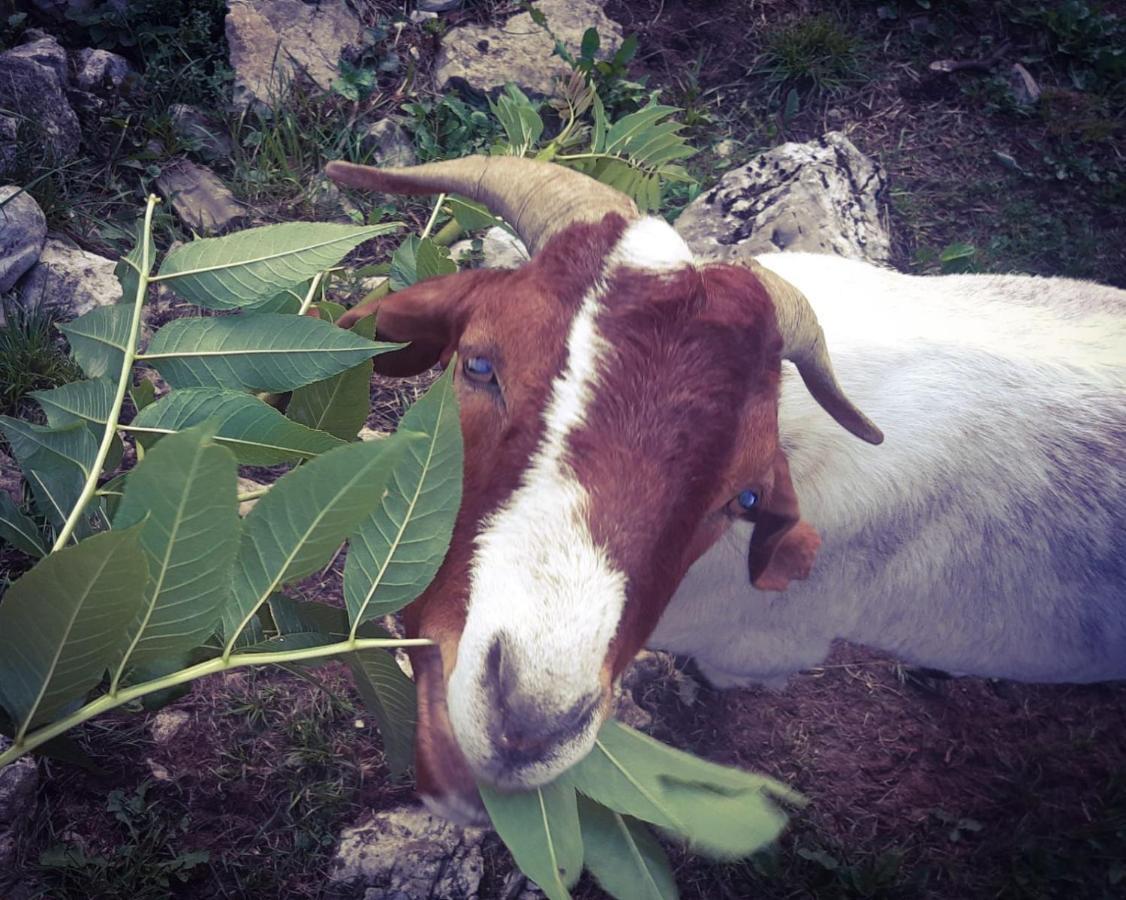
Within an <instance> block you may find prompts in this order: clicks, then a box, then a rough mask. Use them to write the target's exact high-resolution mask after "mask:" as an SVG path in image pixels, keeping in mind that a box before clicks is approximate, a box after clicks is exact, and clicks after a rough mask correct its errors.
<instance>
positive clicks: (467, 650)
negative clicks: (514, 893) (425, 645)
mask: <svg viewBox="0 0 1126 900" xmlns="http://www.w3.org/2000/svg"><path fill="white" fill-rule="evenodd" d="M604 289H605V287H604V285H603V284H602V283H600V284H598V285H597V286H596V287H595V288H594V289H593V290H592V291H591V293H590V294H589V295H588V296H587V297H586V298H585V300H584V301H583V304H582V307H581V309H580V310H579V312H578V314H577V315H576V316H575V319H574V321H573V322H572V324H571V329H570V334H569V336H568V340H567V368H566V370H565V371H564V372H563V373H562V374H561V375H560V376H559V377H558V378H556V379H555V382H554V384H553V386H552V397H551V401H550V404H549V406H548V409H547V411H546V413H545V416H544V424H545V433H544V438H543V442H542V444H541V446H540V448H539V449H538V451H537V453H536V455H535V456H534V457H533V459H532V460H531V462H530V464H529V467H528V470H527V472H526V473H525V475H524V478H523V481H522V484H521V486H520V487H519V488H518V489H517V490H516V492H515V493H514V494H513V495H512V497H511V498H510V499H509V501H508V502H507V503H506V504H505V505H504V506H503V507H502V508H501V509H500V510H499V511H498V512H497V513H495V514H494V515H493V516H491V517H490V518H489V519H487V520H486V521H485V522H484V523H483V524H482V527H481V531H480V532H479V534H478V536H477V542H476V544H477V552H476V554H475V556H474V559H473V563H472V567H471V574H470V594H469V608H468V615H467V618H466V623H465V630H464V631H463V632H462V636H461V641H460V643H459V645H458V661H457V665H456V666H455V667H454V670H453V673H452V674H451V676H450V683H449V709H450V720H451V722H452V724H453V729H454V734H455V736H456V737H457V741H458V744H459V745H460V746H461V749H462V751H463V752H464V753H465V755H466V758H467V760H468V761H469V764H470V766H471V767H472V768H474V769H475V770H476V771H478V772H479V773H481V772H489V771H490V769H491V767H492V766H491V763H492V752H493V739H492V738H491V737H490V734H489V725H490V722H492V721H495V717H496V715H497V713H498V711H497V709H496V708H495V703H496V700H495V698H493V697H491V696H489V695H488V693H487V692H486V691H484V690H483V689H482V673H483V671H484V667H485V664H486V659H487V655H488V652H489V648H490V646H491V645H492V643H493V641H494V640H495V639H496V638H497V636H498V635H501V634H503V635H504V636H505V659H506V664H508V665H513V666H515V667H516V668H517V670H518V671H519V673H520V675H519V682H520V684H521V686H522V688H523V689H526V690H527V691H528V692H534V694H532V695H531V696H532V699H534V701H535V703H536V706H537V707H538V709H539V710H541V711H542V713H543V714H544V715H546V716H550V715H552V714H556V715H558V714H562V713H564V712H566V711H567V710H568V709H570V708H571V707H572V706H574V705H575V703H576V702H578V701H579V700H581V699H582V698H584V697H587V696H590V695H591V694H592V693H597V692H598V691H599V686H600V680H599V679H600V675H601V671H602V664H603V661H604V659H605V658H606V654H607V652H608V649H609V645H610V640H611V639H612V638H613V636H614V633H615V631H616V630H617V627H618V621H619V620H620V618H621V615H622V609H623V608H624V604H625V587H626V579H625V576H624V575H623V574H622V573H621V572H620V571H618V570H617V569H615V568H614V566H613V565H612V564H611V563H610V561H609V559H608V558H607V556H606V553H605V552H604V551H603V549H602V548H601V547H598V546H597V545H595V543H594V540H593V538H592V537H591V534H590V530H589V528H588V527H587V524H586V504H587V497H586V492H585V491H584V490H583V488H582V486H581V485H580V484H579V483H578V481H577V480H576V479H575V475H574V472H573V471H571V469H570V467H569V466H568V465H567V464H566V462H565V461H564V460H563V459H562V456H563V451H564V447H565V443H566V440H567V436H568V435H569V434H570V432H571V431H572V430H573V429H574V428H575V427H576V426H578V425H580V424H581V423H582V422H583V417H584V412H585V410H586V407H587V405H588V403H589V402H590V398H591V392H592V390H593V388H594V386H595V385H596V384H597V380H598V362H599V359H600V358H601V357H602V355H603V354H604V353H605V352H606V345H605V342H604V341H603V340H602V338H601V336H600V335H599V334H598V331H597V329H596V327H595V322H594V320H595V317H596V315H597V313H598V310H599V300H600V297H601V295H602V292H603V291H604ZM595 727H596V723H594V722H592V723H591V727H590V728H589V729H587V731H586V732H584V733H583V734H581V735H579V736H577V737H576V738H575V739H574V740H573V741H572V742H571V743H570V744H568V745H567V746H565V747H562V748H559V752H558V754H557V756H558V761H557V762H554V761H553V762H544V763H543V764H540V765H537V766H534V767H531V768H529V769H527V770H524V771H521V772H520V773H519V782H518V783H520V784H524V785H529V786H530V785H533V784H542V783H545V782H547V781H550V780H551V779H552V778H553V777H554V776H555V775H557V774H558V773H559V772H560V771H562V770H563V769H565V768H566V767H567V766H569V765H570V764H572V763H574V762H575V761H577V760H578V759H580V758H581V757H582V756H583V755H585V754H586V753H587V752H588V751H589V750H590V747H591V746H592V745H593V740H594V729H595ZM492 774H493V775H494V778H496V773H492Z"/></svg>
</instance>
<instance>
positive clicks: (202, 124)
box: [168, 103, 234, 162]
mask: <svg viewBox="0 0 1126 900" xmlns="http://www.w3.org/2000/svg"><path fill="white" fill-rule="evenodd" d="M168 118H169V120H170V121H171V123H172V131H173V132H174V133H175V135H176V137H178V138H179V139H180V140H181V141H182V142H183V143H184V145H185V146H187V147H188V149H190V150H191V151H192V152H194V153H198V154H199V156H200V157H201V158H202V159H204V160H205V161H206V162H215V161H216V160H229V159H230V158H231V155H232V154H233V153H234V146H233V145H232V144H231V138H230V135H229V134H227V131H226V129H225V128H224V127H223V126H222V125H220V124H219V123H217V122H216V121H215V120H213V119H212V118H211V117H210V116H208V115H207V113H205V112H204V111H203V110H201V109H197V108H196V107H194V106H189V105H188V104H187V103H173V104H172V105H171V106H170V107H168Z"/></svg>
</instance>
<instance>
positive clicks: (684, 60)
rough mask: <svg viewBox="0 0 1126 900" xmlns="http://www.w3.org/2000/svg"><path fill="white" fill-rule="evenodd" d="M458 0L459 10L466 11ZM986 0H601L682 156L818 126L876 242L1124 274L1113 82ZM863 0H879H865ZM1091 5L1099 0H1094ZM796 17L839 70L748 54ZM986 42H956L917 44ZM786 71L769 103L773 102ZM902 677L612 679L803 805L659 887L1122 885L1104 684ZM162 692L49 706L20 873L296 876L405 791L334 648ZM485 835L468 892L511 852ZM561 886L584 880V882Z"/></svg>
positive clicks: (861, 669)
mask: <svg viewBox="0 0 1126 900" xmlns="http://www.w3.org/2000/svg"><path fill="white" fill-rule="evenodd" d="M504 5H505V4H502V3H497V4H492V6H504ZM1036 5H1037V4H1029V6H1030V7H1031V6H1036ZM487 6H489V4H478V5H477V7H475V8H474V10H473V11H471V12H467V13H466V14H465V15H466V16H469V15H474V16H477V17H478V18H488V12H487V11H482V10H485V7H487ZM1004 6H1005V4H1002V3H985V2H966V0H951V2H950V3H949V4H947V3H940V2H931V3H925V2H918V0H903V2H899V3H894V2H892V3H877V2H875V0H871V2H855V3H844V2H821V3H818V2H808V0H788V2H787V0H610V2H609V3H608V12H609V14H610V15H611V16H612V17H613V18H615V19H616V20H618V21H619V22H621V23H622V25H623V29H624V31H625V32H626V33H627V34H629V33H635V34H637V35H638V37H639V39H640V47H641V50H640V52H639V55H638V58H637V60H636V62H635V64H634V66H633V68H632V70H631V75H632V76H634V77H640V76H644V77H648V78H649V79H650V86H657V85H662V86H665V87H666V88H667V90H668V92H669V94H668V96H666V98H665V99H666V101H667V102H670V103H674V104H677V105H680V106H683V107H685V108H686V110H687V117H688V119H689V120H690V121H691V123H692V124H691V125H690V133H691V134H692V135H693V139H694V141H695V142H697V143H700V144H701V145H705V146H706V147H707V149H705V151H704V152H703V153H702V154H701V155H700V157H699V158H698V159H696V160H694V161H693V163H692V166H693V170H694V171H695V172H696V174H698V175H699V176H700V177H701V179H702V180H703V181H705V182H706V181H708V180H709V179H710V180H714V178H716V177H718V175H719V174H721V173H722V171H724V170H726V168H729V167H731V166H734V165H737V164H739V163H740V162H742V161H743V160H745V159H746V158H748V157H749V156H750V155H752V154H753V153H755V152H757V151H759V150H761V149H765V148H766V147H769V146H772V145H774V144H777V143H779V142H780V141H782V140H806V139H809V138H812V137H815V136H816V135H819V134H821V133H822V132H824V131H825V130H827V129H829V128H839V129H841V130H843V131H845V132H846V133H847V134H848V135H849V136H850V138H851V139H852V140H853V142H854V143H856V144H857V146H858V147H859V148H860V149H861V150H862V151H864V152H866V153H868V154H869V155H871V156H873V157H875V158H877V159H879V161H880V162H881V163H882V164H883V165H884V166H885V168H886V169H887V170H888V172H889V175H890V177H891V184H892V187H891V192H890V195H889V197H888V203H889V207H888V215H889V221H890V226H891V232H892V235H893V251H894V261H895V263H896V265H897V266H898V267H900V268H902V269H904V270H909V271H916V272H935V271H939V270H940V269H941V268H943V263H942V261H941V258H940V257H941V254H942V251H943V250H944V249H945V248H948V247H950V246H951V245H955V244H966V245H970V246H971V247H972V249H973V253H972V254H971V255H970V257H969V258H970V259H971V260H972V262H971V263H970V264H971V266H972V267H973V268H976V269H979V270H982V271H1016V270H1020V271H1029V272H1037V273H1041V274H1067V275H1073V276H1077V277H1088V278H1097V279H1099V280H1102V281H1105V282H1108V283H1112V284H1117V285H1120V286H1126V251H1124V249H1123V248H1124V247H1126V215H1124V214H1123V213H1124V203H1126V197H1124V194H1123V189H1124V183H1126V174H1124V173H1126V170H1124V169H1123V153H1124V150H1123V148H1124V147H1126V122H1124V118H1126V112H1124V109H1126V105H1123V104H1120V103H1118V101H1119V100H1121V99H1122V92H1121V89H1117V90H1116V89H1114V88H1113V87H1112V88H1111V89H1108V90H1107V91H1104V92H1102V93H1090V92H1078V91H1076V90H1075V89H1074V85H1071V86H1069V74H1068V66H1067V64H1066V62H1065V61H1061V60H1060V59H1057V58H1054V57H1051V58H1049V57H1046V56H1044V57H1042V58H1041V59H1040V62H1039V63H1036V62H1035V60H1034V58H1037V57H1036V55H1037V54H1038V53H1040V52H1041V51H1040V50H1039V49H1038V48H1039V46H1040V45H1039V43H1038V37H1037V36H1036V35H1035V34H1032V33H1030V32H1029V31H1028V30H1027V29H1022V28H1021V27H1019V26H1015V25H1013V23H1012V22H1011V21H1010V20H1009V19H1008V18H1007V17H1006V16H1005V15H1003V14H1002V12H1001V9H1002V7H1004ZM892 8H894V10H895V12H896V16H897V18H896V19H894V20H888V19H885V18H881V16H882V15H883V14H882V13H881V12H880V10H881V9H883V10H887V9H892ZM1100 8H1101V9H1104V10H1116V11H1118V12H1119V13H1120V14H1123V13H1126V4H1123V3H1121V2H1114V3H1104V4H1101V6H1100ZM952 11H953V12H952ZM955 12H956V13H957V15H955ZM817 15H823V16H829V17H831V18H832V20H833V21H834V22H836V23H838V24H839V25H840V26H841V28H842V29H843V30H844V31H846V32H847V33H848V34H849V35H851V36H852V37H853V43H852V44H851V45H850V46H851V47H852V49H851V50H847V48H846V50H847V52H848V53H849V54H851V56H852V57H853V59H854V62H855V66H853V65H852V64H851V63H850V65H849V66H846V67H844V69H842V73H838V74H840V77H841V78H842V79H843V80H844V84H843V85H841V86H840V87H835V86H832V85H829V86H825V87H820V88H819V87H818V86H817V85H811V84H808V83H806V82H804V81H803V80H802V79H801V78H800V77H798V78H796V79H791V80H785V79H782V80H778V79H777V78H774V77H773V76H772V75H771V74H769V73H767V74H764V71H765V68H764V67H767V66H768V65H769V59H768V54H767V48H768V47H770V46H772V45H771V40H772V39H771V35H777V34H778V33H779V32H781V31H784V30H785V29H786V28H787V26H788V25H790V24H792V23H796V22H801V21H803V20H804V19H808V18H809V17H810V16H817ZM1006 47H1007V49H1004V48H1006ZM999 48H1001V49H1002V50H1003V52H1002V53H1001V55H1000V56H999V57H997V59H996V61H994V62H992V63H990V65H988V66H986V67H985V68H969V69H966V70H962V71H959V72H957V73H954V74H953V75H936V74H934V73H931V72H930V71H929V68H928V64H929V62H931V61H933V60H936V59H945V58H951V59H960V60H967V59H978V60H982V59H985V60H989V59H993V58H994V57H995V56H996V54H997V52H998V49H999ZM1019 59H1024V60H1026V61H1027V62H1028V64H1029V67H1030V68H1031V69H1033V70H1034V71H1035V73H1036V76H1037V78H1039V79H1040V80H1041V83H1042V87H1044V88H1045V89H1046V90H1048V91H1049V92H1050V93H1051V97H1052V100H1051V102H1050V103H1048V104H1045V105H1044V106H1043V107H1041V108H1040V109H1039V110H1038V111H1037V112H1028V111H1022V110H1018V109H1014V108H1013V106H1012V104H1011V103H1009V102H1007V101H1006V100H1005V98H1004V94H1003V90H1002V88H1003V78H1002V73H1003V72H1004V70H1005V69H1006V68H1007V66H1008V65H1009V64H1010V63H1011V62H1014V61H1017V60H1019ZM853 69H855V70H856V71H852V70H853ZM999 85H1000V86H999ZM791 90H794V91H795V92H796V96H797V98H798V104H797V107H796V108H791V109H790V110H789V113H788V114H787V112H786V110H785V105H786V98H787V97H788V96H789V94H790V91H791ZM716 134H720V135H724V136H726V137H729V138H730V140H731V141H733V142H734V149H733V151H731V152H729V153H728V154H727V155H726V156H723V155H721V154H719V153H718V152H716V149H715V148H714V147H710V144H711V138H713V137H714V136H715V135H716ZM684 199H685V200H686V199H687V198H684ZM414 392H415V389H414V388H413V387H410V386H401V385H393V384H390V383H380V384H377V385H376V387H375V388H374V390H373V409H374V412H373V415H372V417H371V419H370V420H369V424H370V425H372V426H373V427H377V428H384V429H385V428H389V427H392V426H393V424H394V421H395V420H396V418H397V415H398V413H399V410H400V409H401V407H402V405H403V404H404V403H405V402H408V401H409V400H410V399H411V398H412V397H413V395H414ZM13 571H16V569H13ZM338 575H339V563H338V564H337V565H336V567H335V568H334V569H332V570H330V571H329V572H327V573H326V574H325V575H324V577H323V578H320V579H311V580H309V581H306V582H305V583H304V584H303V585H302V589H301V592H302V593H303V595H304V596H306V597H308V598H310V599H313V598H315V599H317V600H320V601H322V602H331V601H332V598H333V596H334V595H335V594H336V592H337V590H338ZM1124 602H1126V598H1124ZM932 676H933V673H931V674H930V675H928V674H925V673H924V674H920V673H914V672H911V671H908V670H906V669H904V668H902V667H901V666H899V665H897V664H896V663H895V662H894V661H892V660H889V659H886V658H883V657H880V656H878V655H875V654H873V653H871V652H869V651H866V650H863V649H861V648H856V647H848V646H840V647H837V648H836V650H835V652H834V654H833V656H832V657H831V658H830V659H829V660H828V661H827V662H826V664H825V665H824V666H821V667H819V668H817V669H814V670H811V671H809V672H806V673H803V674H802V675H800V676H798V677H796V678H795V679H793V681H792V682H791V684H790V685H789V686H788V687H787V688H786V689H785V690H783V691H781V692H777V693H774V692H769V691H765V690H758V689H750V690H737V691H729V692H717V691H713V690H711V689H710V688H708V687H707V686H705V685H702V684H700V683H699V682H698V681H697V680H696V679H695V678H693V676H692V670H691V664H690V663H688V662H687V661H682V663H681V666H680V669H677V670H675V671H673V670H671V669H670V670H669V671H668V672H666V677H664V678H661V679H657V680H654V681H651V682H649V683H647V684H646V685H645V686H644V687H643V688H642V689H641V690H640V691H639V696H638V698H637V699H638V701H639V703H640V704H641V705H642V706H643V707H644V708H646V709H647V710H649V711H650V712H652V713H653V714H654V716H655V726H654V732H653V733H654V734H655V736H657V737H658V738H660V739H662V740H666V741H668V742H670V743H672V744H675V745H676V746H679V747H682V748H684V749H687V750H691V751H693V752H695V753H698V754H700V755H702V756H704V757H707V758H709V759H713V760H716V761H719V762H723V763H728V764H732V765H738V766H742V767H745V768H747V769H751V770H755V771H760V772H763V773H766V774H769V775H772V776H774V777H776V778H779V779H781V780H783V781H785V782H787V783H789V784H791V785H793V786H794V787H795V788H797V789H798V790H800V791H801V792H802V793H803V794H804V795H805V796H806V797H807V798H809V801H810V803H809V805H808V807H807V808H805V809H804V810H802V811H798V812H795V813H794V816H793V821H792V827H791V828H790V829H789V830H788V832H787V833H786V835H785V836H784V838H783V839H782V841H781V842H780V843H779V845H778V846H777V847H776V848H774V849H772V850H770V851H767V852H765V853H762V854H759V855H757V856H756V857H754V858H753V859H751V860H749V861H746V862H742V863H737V864H724V865H720V864H712V863H708V862H706V861H702V860H700V859H698V858H693V857H690V856H688V855H686V854H684V853H682V852H680V851H679V850H676V849H673V859H674V863H675V865H676V868H677V877H678V882H679V884H680V888H681V895H682V896H683V897H684V898H691V900H715V898H740V900H742V898H856V897H886V898H904V900H907V898H935V900H938V898H941V900H976V898H983V900H984V898H1029V900H1033V898H1035V900H1039V898H1059V900H1101V898H1108V900H1109V898H1121V897H1126V685H1122V684H1119V685H1089V686H1030V685H1018V684H1013V683H1008V682H1001V681H986V680H980V679H944V678H939V677H932ZM168 709H170V710H174V711H177V712H182V713H184V714H185V716H186V718H185V720H184V722H185V723H184V725H183V727H182V729H181V731H180V732H179V733H178V734H177V735H176V737H175V738H174V739H172V740H170V741H167V742H163V743H158V742H157V741H156V740H154V738H153V735H152V733H151V731H150V726H151V724H152V721H153V716H152V715H151V714H145V713H144V712H143V711H142V710H140V709H137V710H133V711H131V712H128V713H125V712H123V713H121V714H115V715H111V716H107V717H104V718H102V719H99V720H96V721H95V722H92V723H90V724H88V725H86V726H84V727H83V728H81V729H79V730H78V731H77V732H76V738H77V741H78V744H79V746H80V747H81V748H82V749H83V750H84V751H85V752H86V753H87V754H88V755H89V757H90V760H91V762H92V764H93V766H94V767H95V768H93V769H82V768H79V767H75V766H73V765H69V764H65V763H60V762H56V761H51V760H46V761H44V762H43V764H42V766H43V768H42V775H43V778H42V787H41V790H40V794H39V797H38V801H37V807H36V810H35V817H34V821H33V823H32V827H31V830H30V833H29V835H28V837H27V840H26V841H25V842H24V843H23V845H22V846H21V860H22V868H23V871H24V872H25V873H26V875H27V878H28V880H29V883H30V884H32V885H37V886H38V887H37V888H36V889H35V891H33V893H32V896H38V897H43V898H59V900H64V898H65V900H77V898H90V900H97V898H110V900H112V898H130V900H135V898H164V897H177V898H192V900H203V898H209V900H210V898H232V900H234V898H247V900H257V898H319V897H323V896H325V889H326V879H325V875H326V872H327V868H328V864H329V860H330V858H331V853H332V850H333V847H334V844H335V839H336V837H337V835H338V834H339V831H340V829H341V828H343V827H346V826H348V825H351V824H354V823H356V822H358V821H362V820H363V818H364V817H365V816H366V815H368V814H369V812H370V811H372V810H379V809H385V808H388V807H390V806H393V805H396V804H399V803H404V802H409V801H410V798H411V797H412V793H411V789H410V786H409V784H394V783H392V782H390V781H389V779H388V773H387V770H386V767H385V765H384V763H383V759H382V754H381V752H380V749H379V739H378V735H377V733H376V732H375V730H374V729H373V728H372V726H371V724H370V722H369V721H368V720H367V718H366V716H365V713H364V711H363V706H362V703H361V702H360V701H359V699H358V697H357V696H356V694H355V693H354V691H353V689H352V687H351V684H350V682H349V680H348V677H347V674H346V672H345V671H344V670H343V669H342V668H341V667H337V666H328V667H325V668H320V669H317V670H315V671H312V672H298V673H294V672H281V671H269V672H266V671H259V672H246V673H234V674H231V675H229V676H227V677H226V678H223V679H213V680H210V681H206V682H201V683H199V684H197V685H195V686H194V688H193V690H192V691H191V693H190V694H189V695H188V696H186V697H184V698H182V699H180V700H178V701H176V702H175V703H174V704H172V705H171V706H170V707H168ZM495 846H496V848H497V852H495V853H493V852H490V853H487V854H486V858H487V869H486V878H485V882H484V883H483V886H482V897H483V898H488V900H492V898H498V897H500V895H501V885H502V884H503V883H504V881H505V877H506V876H507V875H508V873H509V872H510V871H511V863H510V861H509V860H508V858H507V855H506V853H505V852H504V851H503V848H501V847H500V845H499V843H496V844H495ZM575 896H576V897H577V898H581V900H592V898H596V897H602V896H604V895H603V894H602V893H601V892H600V891H599V890H598V888H597V886H595V885H594V884H593V883H591V882H590V880H589V879H584V880H583V881H582V882H581V883H580V886H579V888H578V889H577V890H576V892H575Z"/></svg>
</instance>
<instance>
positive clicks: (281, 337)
mask: <svg viewBox="0 0 1126 900" xmlns="http://www.w3.org/2000/svg"><path fill="white" fill-rule="evenodd" d="M399 346H401V345H399V344H387V343H373V342H372V341H368V340H365V339H364V338H361V337H359V336H358V335H355V334H352V333H351V332H350V331H345V330H343V329H341V328H335V327H334V326H332V325H329V324H328V323H327V322H321V321H319V320H317V319H313V318H310V317H308V316H285V315H276V314H273V313H263V314H261V315H252V316H224V317H222V318H200V319H177V320H176V321H174V322H170V323H169V324H167V325H165V326H164V327H163V328H161V329H160V331H158V332H157V333H156V334H155V335H154V336H153V339H152V343H151V344H150V345H149V350H148V352H147V353H146V354H144V355H143V356H142V357H140V359H142V360H144V361H145V362H149V363H153V364H155V365H156V367H157V368H158V369H159V370H160V374H161V375H163V376H164V378H165V380H166V381H168V383H169V384H171V385H173V386H174V387H177V388H188V387H216V388H236V389H241V390H251V391H272V392H275V393H280V392H282V391H292V390H294V389H296V388H299V387H302V386H304V385H306V384H312V383H313V382H314V381H320V380H321V379H324V378H328V377H329V376H330V375H335V374H337V373H338V372H343V371H344V370H345V369H349V368H351V367H352V366H355V365H357V364H359V363H361V362H363V361H364V360H365V359H368V358H370V357H372V356H376V355H378V354H380V353H385V352H387V351H389V350H394V349H397V348H398V347H399Z"/></svg>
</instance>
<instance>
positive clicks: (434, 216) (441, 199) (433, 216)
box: [419, 194, 446, 240]
mask: <svg viewBox="0 0 1126 900" xmlns="http://www.w3.org/2000/svg"><path fill="white" fill-rule="evenodd" d="M445 202H446V195H445V194H439V195H438V199H437V200H436V201H435V202H434V209H433V210H431V212H430V221H428V222H427V223H426V227H425V228H423V229H422V234H420V235H419V237H420V238H422V239H423V240H426V239H427V238H428V237H430V232H431V231H433V230H434V223H435V222H436V221H437V220H438V212H439V211H440V210H441V209H442V204H443V203H445Z"/></svg>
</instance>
